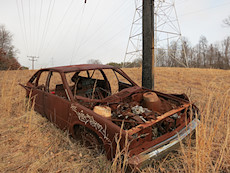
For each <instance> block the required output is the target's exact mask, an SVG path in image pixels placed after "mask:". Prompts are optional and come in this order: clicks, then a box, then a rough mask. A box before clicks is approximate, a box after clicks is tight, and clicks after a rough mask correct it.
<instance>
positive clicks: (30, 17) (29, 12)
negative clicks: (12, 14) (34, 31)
mask: <svg viewBox="0 0 230 173" xmlns="http://www.w3.org/2000/svg"><path fill="white" fill-rule="evenodd" d="M28 11H29V42H30V43H32V41H31V12H30V0H29V10H28ZM29 46H30V50H31V48H32V44H29Z"/></svg>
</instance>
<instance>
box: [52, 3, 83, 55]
mask: <svg viewBox="0 0 230 173" xmlns="http://www.w3.org/2000/svg"><path fill="white" fill-rule="evenodd" d="M83 7H84V4H83V5H82V7H81V9H82V8H83ZM79 12H80V13H81V11H79ZM78 14H79V13H76V15H75V17H74V20H73V22H72V24H71V26H70V27H68V29H67V30H66V31H65V32H64V30H63V31H62V34H61V35H62V38H61V39H60V40H61V41H59V42H58V44H55V46H54V48H53V49H50V50H52V52H48V55H49V53H52V55H51V57H53V56H54V53H55V52H56V50H59V48H60V46H61V44H62V43H63V41H64V39H65V38H66V37H67V34H68V33H69V32H70V30H71V29H72V28H73V27H74V26H75V25H76V22H77V18H78V16H79V15H78ZM63 29H64V28H63Z"/></svg>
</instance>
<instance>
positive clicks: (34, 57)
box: [27, 56, 39, 70]
mask: <svg viewBox="0 0 230 173" xmlns="http://www.w3.org/2000/svg"><path fill="white" fill-rule="evenodd" d="M27 57H28V58H29V61H31V62H32V70H34V61H37V58H39V57H36V56H27Z"/></svg>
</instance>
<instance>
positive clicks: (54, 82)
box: [47, 72, 68, 99]
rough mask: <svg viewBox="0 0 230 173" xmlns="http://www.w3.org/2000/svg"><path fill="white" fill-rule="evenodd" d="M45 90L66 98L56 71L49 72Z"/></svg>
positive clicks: (59, 76)
mask: <svg viewBox="0 0 230 173" xmlns="http://www.w3.org/2000/svg"><path fill="white" fill-rule="evenodd" d="M47 91H48V92H49V93H51V94H54V95H56V96H59V97H62V98H64V99H68V97H67V95H66V90H65V88H64V85H63V82H62V78H61V75H60V73H58V72H50V79H49V84H48V90H47Z"/></svg>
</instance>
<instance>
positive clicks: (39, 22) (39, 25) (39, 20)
mask: <svg viewBox="0 0 230 173" xmlns="http://www.w3.org/2000/svg"><path fill="white" fill-rule="evenodd" d="M42 7H43V0H41V3H40V10H39V19H38V28H37V29H38V31H37V38H36V44H35V45H36V50H35V52H36V54H37V55H38V51H39V49H38V42H39V35H40V28H41V15H42V9H43V8H42Z"/></svg>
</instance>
